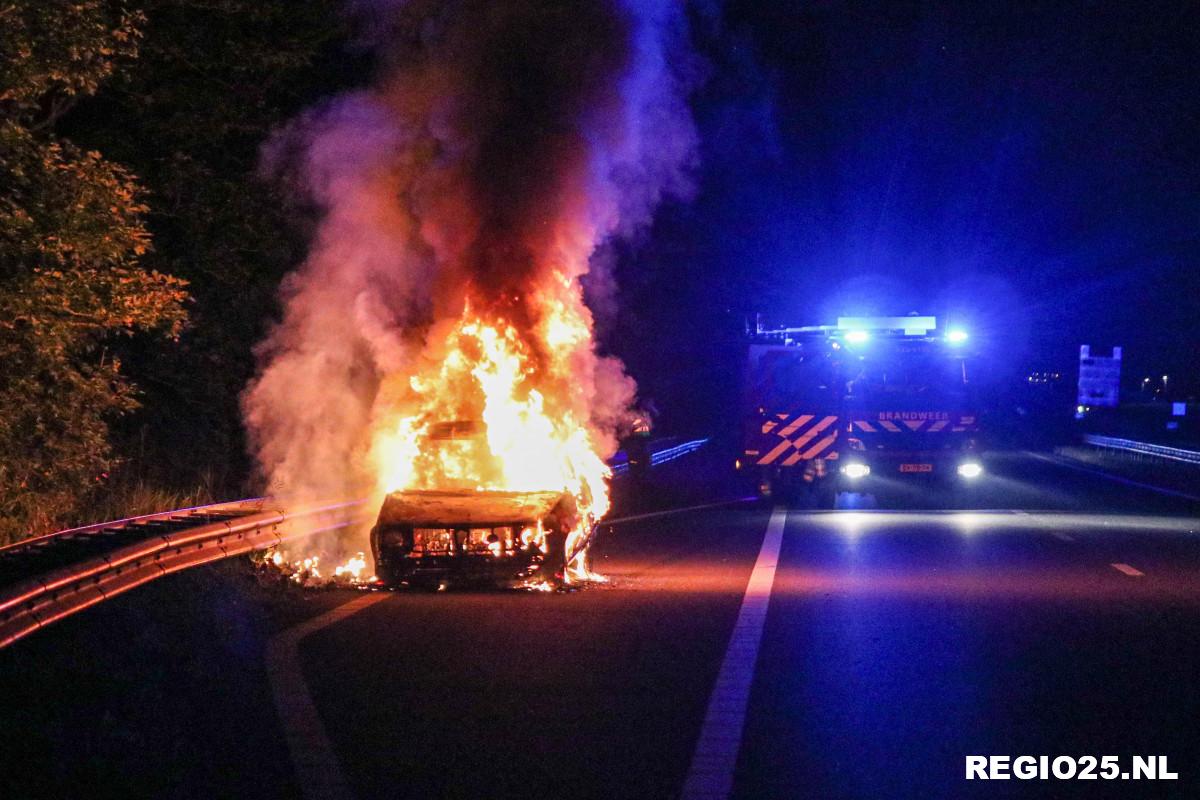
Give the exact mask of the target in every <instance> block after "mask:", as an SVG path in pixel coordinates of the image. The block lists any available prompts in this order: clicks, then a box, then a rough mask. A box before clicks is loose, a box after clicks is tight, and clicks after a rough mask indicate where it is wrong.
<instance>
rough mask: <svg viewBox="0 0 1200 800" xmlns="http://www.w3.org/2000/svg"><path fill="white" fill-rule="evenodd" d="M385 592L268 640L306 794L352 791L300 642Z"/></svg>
mask: <svg viewBox="0 0 1200 800" xmlns="http://www.w3.org/2000/svg"><path fill="white" fill-rule="evenodd" d="M386 598H387V594H386V593H383V592H373V593H371V594H367V595H363V596H362V597H359V598H356V599H354V600H351V601H350V602H349V603H343V604H342V605H340V606H338V607H337V608H335V609H333V610H332V611H329V612H327V613H325V614H322V615H321V616H319V617H314V618H313V619H310V620H308V621H306V622H301V623H300V624H299V625H295V626H293V627H291V628H288V629H287V630H285V631H283V632H282V633H278V634H276V635H275V636H273V637H272V638H271V640H270V641H269V642H267V678H268V680H269V681H270V683H271V696H272V698H273V699H274V701H275V711H276V712H277V713H278V714H279V721H280V723H281V724H282V725H283V733H284V737H285V738H286V739H287V746H288V753H289V754H290V755H291V757H292V766H293V767H295V770H296V778H297V780H298V781H299V782H300V791H301V793H302V794H303V796H304V797H305V798H306V800H326V799H328V800H352V799H353V797H354V794H353V793H352V792H351V791H350V786H349V785H348V784H347V783H346V777H345V776H344V775H343V774H342V767H341V764H339V763H338V759H337V755H336V754H335V753H334V752H333V745H332V744H330V742H329V735H328V734H327V733H326V732H325V725H324V723H322V722H321V715H320V714H319V713H318V712H317V707H316V705H314V704H313V701H312V696H311V695H309V693H308V685H307V684H306V683H305V682H304V671H303V670H302V669H301V667H300V654H299V645H300V642H301V640H302V639H304V638H305V637H308V636H310V635H312V634H314V633H316V632H317V631H319V630H321V629H322V628H327V627H329V626H330V625H333V624H335V623H338V622H341V621H342V620H344V619H345V618H346V617H348V616H350V615H351V614H356V613H358V612H359V611H362V610H363V609H364V608H367V607H368V606H373V605H375V604H376V603H378V602H379V601H380V600H384V599H386Z"/></svg>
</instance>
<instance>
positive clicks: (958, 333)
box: [946, 330, 967, 344]
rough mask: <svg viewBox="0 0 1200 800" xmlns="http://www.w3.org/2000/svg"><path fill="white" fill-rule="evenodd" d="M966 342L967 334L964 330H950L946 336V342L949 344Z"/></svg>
mask: <svg viewBox="0 0 1200 800" xmlns="http://www.w3.org/2000/svg"><path fill="white" fill-rule="evenodd" d="M966 340H967V332H966V331H964V330H952V331H950V332H948V333H947V334H946V341H947V342H949V343H950V344H962V343H963V342H965V341H966Z"/></svg>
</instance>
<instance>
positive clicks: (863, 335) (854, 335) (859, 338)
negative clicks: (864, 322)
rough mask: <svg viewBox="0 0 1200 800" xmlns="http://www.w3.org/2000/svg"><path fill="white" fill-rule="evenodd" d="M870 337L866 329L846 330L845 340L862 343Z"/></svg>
mask: <svg viewBox="0 0 1200 800" xmlns="http://www.w3.org/2000/svg"><path fill="white" fill-rule="evenodd" d="M870 338H871V334H869V333H867V332H866V331H847V332H846V341H847V342H850V343H851V344H862V343H863V342H866V341H867V340H869V339H870Z"/></svg>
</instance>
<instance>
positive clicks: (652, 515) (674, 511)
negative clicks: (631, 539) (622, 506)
mask: <svg viewBox="0 0 1200 800" xmlns="http://www.w3.org/2000/svg"><path fill="white" fill-rule="evenodd" d="M757 500H758V498H757V497H742V498H739V499H737V500H725V501H722V502H720V503H705V504H704V505H701V506H687V507H686V508H669V509H667V510H666V511H651V512H649V513H647V514H634V515H633V516H631V517H616V518H614V519H602V520H600V522H599V523H598V524H599V525H601V526H603V525H619V524H621V523H622V522H637V521H638V520H643V519H654V518H655V517H669V516H671V515H672V514H684V513H687V512H688V511H702V510H704V509H706V508H720V507H721V506H732V505H737V504H738V503H753V502H756V501H757Z"/></svg>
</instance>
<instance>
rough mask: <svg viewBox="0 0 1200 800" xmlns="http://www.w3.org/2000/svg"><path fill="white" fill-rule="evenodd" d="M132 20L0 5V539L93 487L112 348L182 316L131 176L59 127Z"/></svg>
mask: <svg viewBox="0 0 1200 800" xmlns="http://www.w3.org/2000/svg"><path fill="white" fill-rule="evenodd" d="M142 21H143V17H142V16H141V15H140V14H139V13H136V12H128V11H124V10H122V9H120V8H118V7H116V6H114V5H112V4H110V3H106V2H101V1H99V0H91V1H88V0H83V1H82V2H79V1H78V0H77V1H76V2H71V3H66V2H57V1H55V0H8V2H6V3H5V4H4V5H3V6H0V540H2V539H3V538H11V537H13V536H15V535H19V534H20V533H21V532H22V531H28V530H31V529H39V528H44V527H46V526H49V525H52V524H55V523H57V522H58V521H60V520H61V519H63V518H65V517H69V516H70V515H71V514H72V513H73V512H74V511H75V510H76V509H77V508H78V507H79V505H80V504H81V503H83V502H84V501H85V500H86V499H87V498H88V497H89V495H90V493H91V492H92V490H93V489H94V487H95V485H96V483H97V481H98V480H101V479H102V478H103V476H104V475H105V474H106V473H107V471H108V470H109V469H111V467H112V464H113V451H112V447H111V443H110V424H111V422H112V421H113V419H114V418H115V417H117V416H119V415H121V414H123V413H126V412H129V411H131V410H132V409H134V408H135V407H136V405H137V397H136V393H135V389H134V386H133V384H132V383H131V382H130V381H129V379H128V378H127V376H126V375H125V374H124V372H123V371H122V369H121V360H120V358H118V357H117V356H116V355H115V354H114V349H113V348H114V346H116V345H117V343H118V342H119V341H120V340H121V339H123V338H128V337H130V336H133V335H134V334H137V333H141V332H156V333H158V334H161V335H163V336H166V337H168V338H177V337H178V336H179V334H180V332H181V330H182V326H183V323H184V320H185V312H184V302H185V300H186V298H187V293H186V290H185V289H184V285H185V282H184V281H183V280H181V279H179V278H176V277H171V276H169V275H166V274H162V273H160V272H158V271H155V270H153V269H146V268H145V267H144V266H143V265H142V263H141V262H142V259H143V258H144V257H146V256H147V254H148V253H149V252H150V233H149V231H148V229H147V227H146V224H145V215H146V212H147V207H146V205H145V204H144V202H143V200H142V197H141V190H140V189H139V187H138V185H137V183H136V181H135V179H134V177H133V175H132V174H131V173H130V172H129V171H127V170H126V169H124V168H122V167H121V166H119V165H118V164H116V163H113V162H110V161H108V160H106V159H105V158H104V157H103V156H101V154H100V153H99V152H96V151H93V150H84V149H81V148H80V147H77V146H76V145H74V144H72V143H71V142H70V141H68V140H65V139H62V138H60V136H59V135H58V133H57V131H56V127H57V124H58V123H59V121H60V120H61V118H62V117H63V115H64V114H65V113H66V112H67V111H68V110H70V109H71V108H72V107H74V105H75V104H76V102H77V101H78V100H79V99H80V98H82V97H86V96H88V95H91V94H93V93H95V92H96V91H97V89H98V88H99V87H100V86H101V84H102V83H103V82H104V81H105V80H106V79H109V78H111V76H113V75H114V73H115V72H116V71H117V70H118V69H119V68H120V67H121V65H122V64H123V63H124V62H125V61H127V60H128V59H130V58H132V57H133V56H135V55H136V53H137V47H138V41H139V37H140V29H139V25H140V24H141V22H142Z"/></svg>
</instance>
